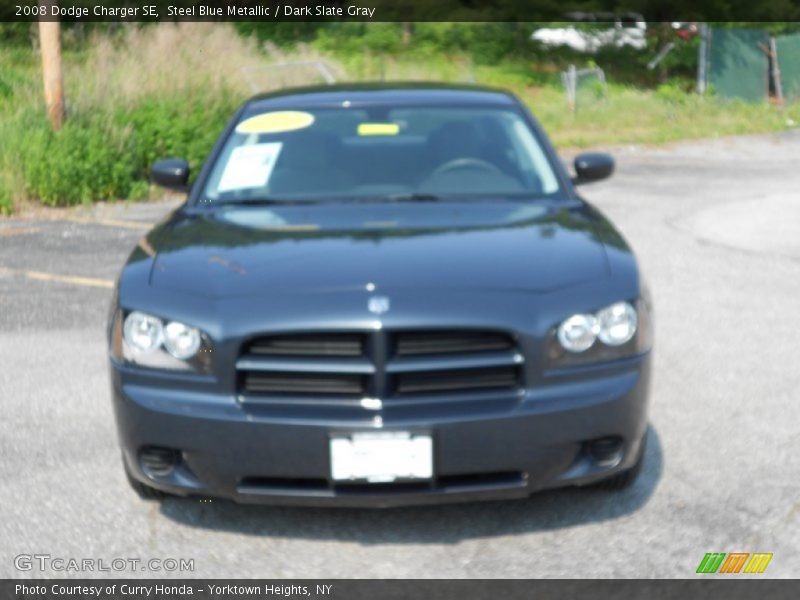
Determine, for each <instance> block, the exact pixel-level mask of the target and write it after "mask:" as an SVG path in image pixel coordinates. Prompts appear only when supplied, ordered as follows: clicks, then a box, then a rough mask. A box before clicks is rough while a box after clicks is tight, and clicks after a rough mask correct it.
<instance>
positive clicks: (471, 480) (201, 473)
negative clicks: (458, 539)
mask: <svg viewBox="0 0 800 600" xmlns="http://www.w3.org/2000/svg"><path fill="white" fill-rule="evenodd" d="M649 374H650V355H649V353H648V354H644V355H641V356H637V357H634V358H630V359H625V360H623V361H616V362H615V363H613V364H609V365H605V366H601V367H597V366H595V367H591V368H584V369H582V370H581V371H580V372H579V373H578V374H577V375H576V374H566V375H564V374H562V375H561V376H557V377H553V378H552V380H548V381H545V382H542V383H541V385H537V387H536V388H533V389H526V390H524V393H522V394H520V395H519V396H518V397H517V398H516V399H515V400H514V401H513V402H511V403H508V402H502V403H501V402H498V403H497V404H496V405H493V404H492V403H491V402H489V403H482V404H480V405H478V404H476V407H475V408H474V410H472V409H471V410H468V411H463V412H459V413H458V414H455V415H454V414H447V415H435V414H429V413H421V414H420V415H418V416H416V417H415V416H413V413H408V412H405V413H402V416H398V417H396V418H391V417H390V416H388V415H386V416H384V417H383V418H382V419H375V414H374V413H365V416H364V418H363V419H360V420H349V421H341V420H332V419H322V418H316V419H311V418H309V419H305V418H296V417H286V416H278V415H274V414H269V413H266V412H264V411H259V410H253V409H252V407H248V406H246V405H244V404H242V403H241V402H240V401H239V399H238V398H237V397H236V396H235V395H225V394H218V393H209V392H208V391H207V390H208V389H209V388H208V387H204V386H203V385H202V382H194V383H191V384H189V383H187V384H185V385H181V386H177V387H176V386H173V385H171V384H168V382H167V378H162V379H161V380H159V378H158V377H141V376H139V375H137V374H135V373H134V374H132V373H131V371H129V370H128V368H127V367H123V366H120V365H117V364H112V367H111V377H112V391H113V401H114V410H115V414H116V419H117V426H118V430H119V437H120V443H121V446H122V451H123V458H124V460H125V463H126V467H127V469H128V470H129V472H130V474H131V476H132V477H134V478H136V479H138V480H140V481H142V482H144V483H146V484H147V485H149V486H151V487H154V488H157V489H160V490H163V491H165V492H169V493H172V494H178V495H198V496H213V497H222V498H228V499H231V500H234V501H236V502H241V503H268V504H292V505H320V506H321V505H326V506H327V505H337V506H375V507H385V506H396V505H410V504H431V503H438V502H454V501H469V500H482V499H495V498H519V497H525V496H527V495H529V494H531V493H532V492H535V491H538V490H542V489H547V488H555V487H562V486H571V485H586V484H589V483H593V482H596V481H598V480H601V479H604V478H606V477H609V476H612V475H613V474H615V473H618V472H620V471H623V470H625V469H628V468H630V467H631V466H633V465H634V464H635V462H636V459H637V458H638V456H639V451H640V446H641V444H642V441H643V438H644V435H645V433H646V430H647V403H648V387H649ZM376 429H380V430H384V431H393V430H398V431H420V430H425V431H428V432H431V433H432V436H433V444H434V479H433V481H431V482H426V483H424V484H410V485H409V484H364V485H334V484H333V482H332V481H331V480H330V463H329V460H330V459H329V438H330V435H331V434H332V433H346V432H358V431H374V430H376ZM608 436H617V437H619V438H620V439H621V442H622V458H621V460H620V461H619V462H618V463H617V464H614V465H613V466H602V465H601V464H598V462H597V461H596V460H594V459H593V458H592V456H591V455H590V453H589V452H588V451H587V442H589V441H590V440H595V439H598V438H604V437H608ZM148 446H156V447H167V448H174V449H177V450H178V451H179V452H180V456H181V460H180V464H179V466H178V467H177V468H176V469H174V470H173V471H172V472H171V473H170V474H169V475H166V476H161V477H153V476H148V475H147V474H145V472H144V471H143V470H142V467H141V464H140V452H141V450H142V449H143V448H145V447H148Z"/></svg>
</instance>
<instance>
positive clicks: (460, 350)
mask: <svg viewBox="0 0 800 600" xmlns="http://www.w3.org/2000/svg"><path fill="white" fill-rule="evenodd" d="M513 347H514V343H513V341H512V340H511V338H510V337H509V336H507V335H505V334H503V333H496V332H492V331H430V332H425V331H420V332H400V333H398V334H397V335H396V336H395V347H394V353H395V354H396V355H397V356H420V355H429V354H471V353H476V352H498V351H502V350H510V349H512V348H513Z"/></svg>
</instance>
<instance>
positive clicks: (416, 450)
mask: <svg viewBox="0 0 800 600" xmlns="http://www.w3.org/2000/svg"><path fill="white" fill-rule="evenodd" d="M330 448H331V477H332V478H333V479H334V481H367V482H370V483H386V482H392V481H396V480H398V479H400V480H409V479H411V480H419V479H430V478H431V477H433V440H432V439H431V436H430V435H425V434H412V433H409V432H376V433H354V434H352V435H348V436H336V437H333V438H331V440H330Z"/></svg>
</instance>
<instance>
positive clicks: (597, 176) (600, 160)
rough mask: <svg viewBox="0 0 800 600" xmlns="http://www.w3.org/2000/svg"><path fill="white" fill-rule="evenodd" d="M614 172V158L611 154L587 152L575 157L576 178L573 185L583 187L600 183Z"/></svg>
mask: <svg viewBox="0 0 800 600" xmlns="http://www.w3.org/2000/svg"><path fill="white" fill-rule="evenodd" d="M613 172H614V158H613V157H612V156H611V155H610V154H602V153H598V152H587V153H585V154H579V155H578V156H576V157H575V177H574V178H573V179H572V183H574V184H575V185H581V184H582V183H591V182H592V181H600V180H601V179H605V178H606V177H609V176H611V174H612V173H613Z"/></svg>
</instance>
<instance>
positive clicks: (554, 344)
mask: <svg viewBox="0 0 800 600" xmlns="http://www.w3.org/2000/svg"><path fill="white" fill-rule="evenodd" d="M590 317H591V318H593V319H594V320H595V321H594V322H595V323H596V328H595V329H594V330H593V331H594V332H595V334H596V337H595V339H594V340H592V343H591V344H584V345H583V346H580V345H579V346H573V347H570V345H569V343H566V344H565V343H564V342H565V341H567V340H565V336H564V335H563V334H562V332H563V331H564V330H565V329H567V328H568V324H569V323H575V322H576V320H577V319H578V318H579V319H581V320H582V321H584V322H591V319H590ZM651 321H652V317H651V306H650V301H649V297H648V296H645V295H644V294H643V295H642V297H640V298H638V299H636V300H634V301H629V300H621V301H617V302H612V303H610V304H607V305H605V306H602V307H600V308H599V309H597V310H594V311H586V312H582V313H575V314H573V315H570V316H568V317H567V318H565V319H563V320H562V321H561V322H560V323H558V324H557V325H556V326H555V327H553V328H552V329H551V331H550V333H549V334H548V336H547V339H546V352H545V354H546V362H547V368H560V367H571V366H578V365H586V364H593V363H602V362H607V361H612V360H617V359H620V358H626V357H630V356H635V355H637V354H642V353H644V352H646V351H648V350H649V349H650V347H651V346H652V339H653V335H652V322H651ZM625 322H627V323H628V329H627V330H624V328H623V331H621V332H620V331H619V329H620V324H621V323H625ZM615 328H616V330H615Z"/></svg>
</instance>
